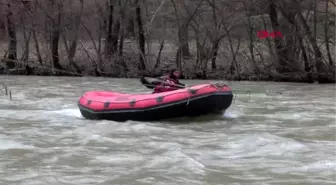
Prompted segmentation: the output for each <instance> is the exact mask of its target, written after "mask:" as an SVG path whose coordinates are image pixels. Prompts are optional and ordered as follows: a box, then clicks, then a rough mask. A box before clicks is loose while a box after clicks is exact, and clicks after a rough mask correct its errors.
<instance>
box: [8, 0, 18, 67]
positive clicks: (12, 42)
mask: <svg viewBox="0 0 336 185" xmlns="http://www.w3.org/2000/svg"><path fill="white" fill-rule="evenodd" d="M11 8H12V7H11V4H10V3H8V4H7V13H6V23H7V34H8V41H9V42H8V55H7V60H6V66H7V67H8V68H9V69H14V68H15V61H16V60H17V40H16V27H15V24H14V22H13V13H12V10H11Z"/></svg>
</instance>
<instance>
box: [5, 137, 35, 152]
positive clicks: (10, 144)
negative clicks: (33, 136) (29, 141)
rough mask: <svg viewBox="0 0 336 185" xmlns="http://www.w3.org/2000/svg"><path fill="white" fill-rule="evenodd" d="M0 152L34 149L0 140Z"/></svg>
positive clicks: (14, 142) (10, 141)
mask: <svg viewBox="0 0 336 185" xmlns="http://www.w3.org/2000/svg"><path fill="white" fill-rule="evenodd" d="M0 143H1V144H0V150H10V149H25V150H33V149H35V148H36V147H34V146H31V145H24V144H21V143H19V142H16V141H12V140H6V139H0Z"/></svg>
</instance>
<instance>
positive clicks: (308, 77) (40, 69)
mask: <svg viewBox="0 0 336 185" xmlns="http://www.w3.org/2000/svg"><path fill="white" fill-rule="evenodd" d="M168 70H169V68H157V69H155V70H145V71H139V70H134V69H133V70H126V71H124V72H123V73H122V72H121V71H119V72H98V71H94V70H91V71H88V70H84V69H83V71H82V72H81V73H76V72H74V71H72V70H70V69H68V68H66V69H62V70H56V69H52V68H51V67H47V66H38V65H26V66H25V67H22V68H18V69H11V70H5V68H4V67H3V66H1V65H0V75H26V76H72V77H84V76H96V77H111V78H140V77H141V76H148V77H154V78H155V77H158V76H161V75H164V74H166V73H167V71H168ZM181 79H190V80H226V81H273V82H296V83H335V76H334V75H333V74H307V73H301V74H298V73H286V74H279V73H274V72H273V73H271V72H269V73H268V74H266V73H259V74H255V73H247V72H242V73H240V74H239V75H237V74H230V73H229V72H228V70H226V69H223V68H220V69H216V70H209V71H190V70H189V71H188V70H186V71H183V76H182V78H181Z"/></svg>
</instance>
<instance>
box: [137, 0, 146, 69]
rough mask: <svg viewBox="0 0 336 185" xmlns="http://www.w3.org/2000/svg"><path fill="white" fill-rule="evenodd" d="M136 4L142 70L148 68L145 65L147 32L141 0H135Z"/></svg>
mask: <svg viewBox="0 0 336 185" xmlns="http://www.w3.org/2000/svg"><path fill="white" fill-rule="evenodd" d="M135 5H136V9H135V11H136V21H137V26H138V40H139V50H140V54H139V60H140V61H139V69H140V70H146V65H145V34H144V29H143V26H142V20H141V7H140V3H139V0H135Z"/></svg>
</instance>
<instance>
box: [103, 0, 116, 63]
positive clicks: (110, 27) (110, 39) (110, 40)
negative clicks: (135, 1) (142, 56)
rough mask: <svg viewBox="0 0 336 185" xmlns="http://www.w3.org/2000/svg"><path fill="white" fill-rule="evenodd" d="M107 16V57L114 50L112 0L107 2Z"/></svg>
mask: <svg viewBox="0 0 336 185" xmlns="http://www.w3.org/2000/svg"><path fill="white" fill-rule="evenodd" d="M108 7H109V8H108V17H107V30H106V40H105V42H106V43H105V57H106V58H107V59H109V58H110V57H111V56H112V54H114V53H115V52H116V47H115V45H114V44H115V43H114V42H115V41H114V33H113V32H114V30H113V13H114V5H113V0H109V3H108Z"/></svg>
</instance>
